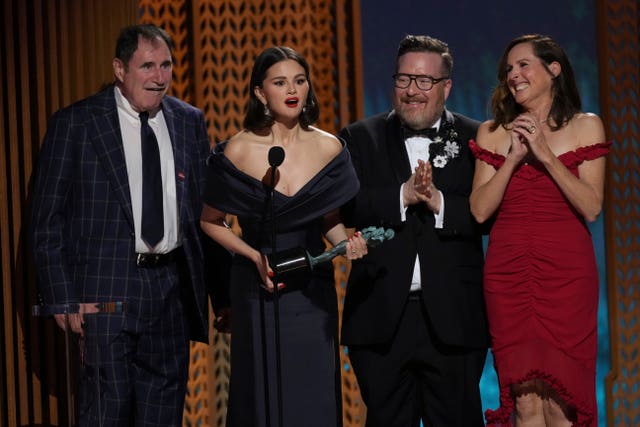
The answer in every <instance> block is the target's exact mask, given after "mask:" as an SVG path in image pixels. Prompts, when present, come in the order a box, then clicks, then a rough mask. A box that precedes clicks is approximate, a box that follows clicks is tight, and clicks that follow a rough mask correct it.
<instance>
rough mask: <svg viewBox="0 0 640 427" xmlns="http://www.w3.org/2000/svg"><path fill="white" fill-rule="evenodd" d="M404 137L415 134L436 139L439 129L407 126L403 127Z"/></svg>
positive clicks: (407, 137)
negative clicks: (418, 128) (417, 128)
mask: <svg viewBox="0 0 640 427" xmlns="http://www.w3.org/2000/svg"><path fill="white" fill-rule="evenodd" d="M402 132H403V136H404V139H409V138H411V137H414V136H421V137H423V138H429V139H434V138H435V137H436V136H437V135H438V129H436V128H426V129H420V130H415V129H409V128H407V127H403V128H402Z"/></svg>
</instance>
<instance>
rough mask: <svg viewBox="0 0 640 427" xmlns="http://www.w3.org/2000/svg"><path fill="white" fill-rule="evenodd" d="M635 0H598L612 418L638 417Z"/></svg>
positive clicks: (637, 421)
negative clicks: (606, 141)
mask: <svg viewBox="0 0 640 427" xmlns="http://www.w3.org/2000/svg"><path fill="white" fill-rule="evenodd" d="M639 12H640V8H639V2H638V1H637V0H607V1H604V0H599V1H598V14H597V16H598V29H599V35H600V36H599V46H598V48H599V49H598V51H599V54H600V61H599V63H600V75H601V78H600V98H601V103H602V117H603V119H604V123H605V125H606V127H607V129H606V131H607V132H606V133H607V136H608V137H609V138H611V139H612V140H613V149H612V152H611V154H610V155H609V157H608V163H607V168H608V174H607V194H606V201H605V236H606V241H605V244H606V253H607V283H608V287H609V326H610V334H609V335H610V339H611V371H610V372H609V374H608V375H607V376H606V379H605V388H606V394H607V425H608V426H610V427H622V426H625V427H627V426H628V427H631V426H637V425H640V405H639V401H640V357H638V352H639V351H640V336H639V334H640V324H639V322H640V160H639V156H638V153H639V152H640V146H639V141H640V130H639V127H640V117H639V112H640V111H639V110H640V100H639V98H640V38H639V32H638V16H639Z"/></svg>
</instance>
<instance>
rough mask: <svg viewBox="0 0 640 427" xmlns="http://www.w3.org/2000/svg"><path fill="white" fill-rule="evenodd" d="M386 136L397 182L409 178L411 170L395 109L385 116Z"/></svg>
mask: <svg viewBox="0 0 640 427" xmlns="http://www.w3.org/2000/svg"><path fill="white" fill-rule="evenodd" d="M386 138H387V150H388V152H389V159H390V160H391V167H392V169H393V171H394V173H395V175H396V179H397V180H398V183H403V182H405V181H406V180H407V179H409V177H410V176H411V173H412V171H411V163H410V162H409V155H408V154H407V148H406V147H405V145H404V138H403V137H402V128H401V126H400V120H399V118H398V116H397V115H396V113H395V111H392V112H391V113H389V116H388V117H387V129H386Z"/></svg>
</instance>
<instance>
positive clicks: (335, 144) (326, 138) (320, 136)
mask: <svg viewBox="0 0 640 427" xmlns="http://www.w3.org/2000/svg"><path fill="white" fill-rule="evenodd" d="M309 131H310V132H311V134H310V137H311V139H312V140H313V141H314V142H315V144H316V145H317V149H318V150H319V152H321V153H322V154H323V155H325V156H328V157H335V156H337V155H338V154H339V153H340V151H342V143H341V142H340V140H339V139H338V138H337V137H336V136H335V135H332V134H330V133H329V132H326V131H324V130H322V129H318V128H316V127H313V126H310V127H309Z"/></svg>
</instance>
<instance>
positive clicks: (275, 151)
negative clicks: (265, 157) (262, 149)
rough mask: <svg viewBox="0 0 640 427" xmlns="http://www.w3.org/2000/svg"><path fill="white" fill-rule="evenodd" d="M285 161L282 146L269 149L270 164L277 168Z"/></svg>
mask: <svg viewBox="0 0 640 427" xmlns="http://www.w3.org/2000/svg"><path fill="white" fill-rule="evenodd" d="M282 162H284V148H282V147H278V146H275V147H271V148H270V149H269V166H271V167H272V168H277V167H278V166H280V165H281V164H282Z"/></svg>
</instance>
